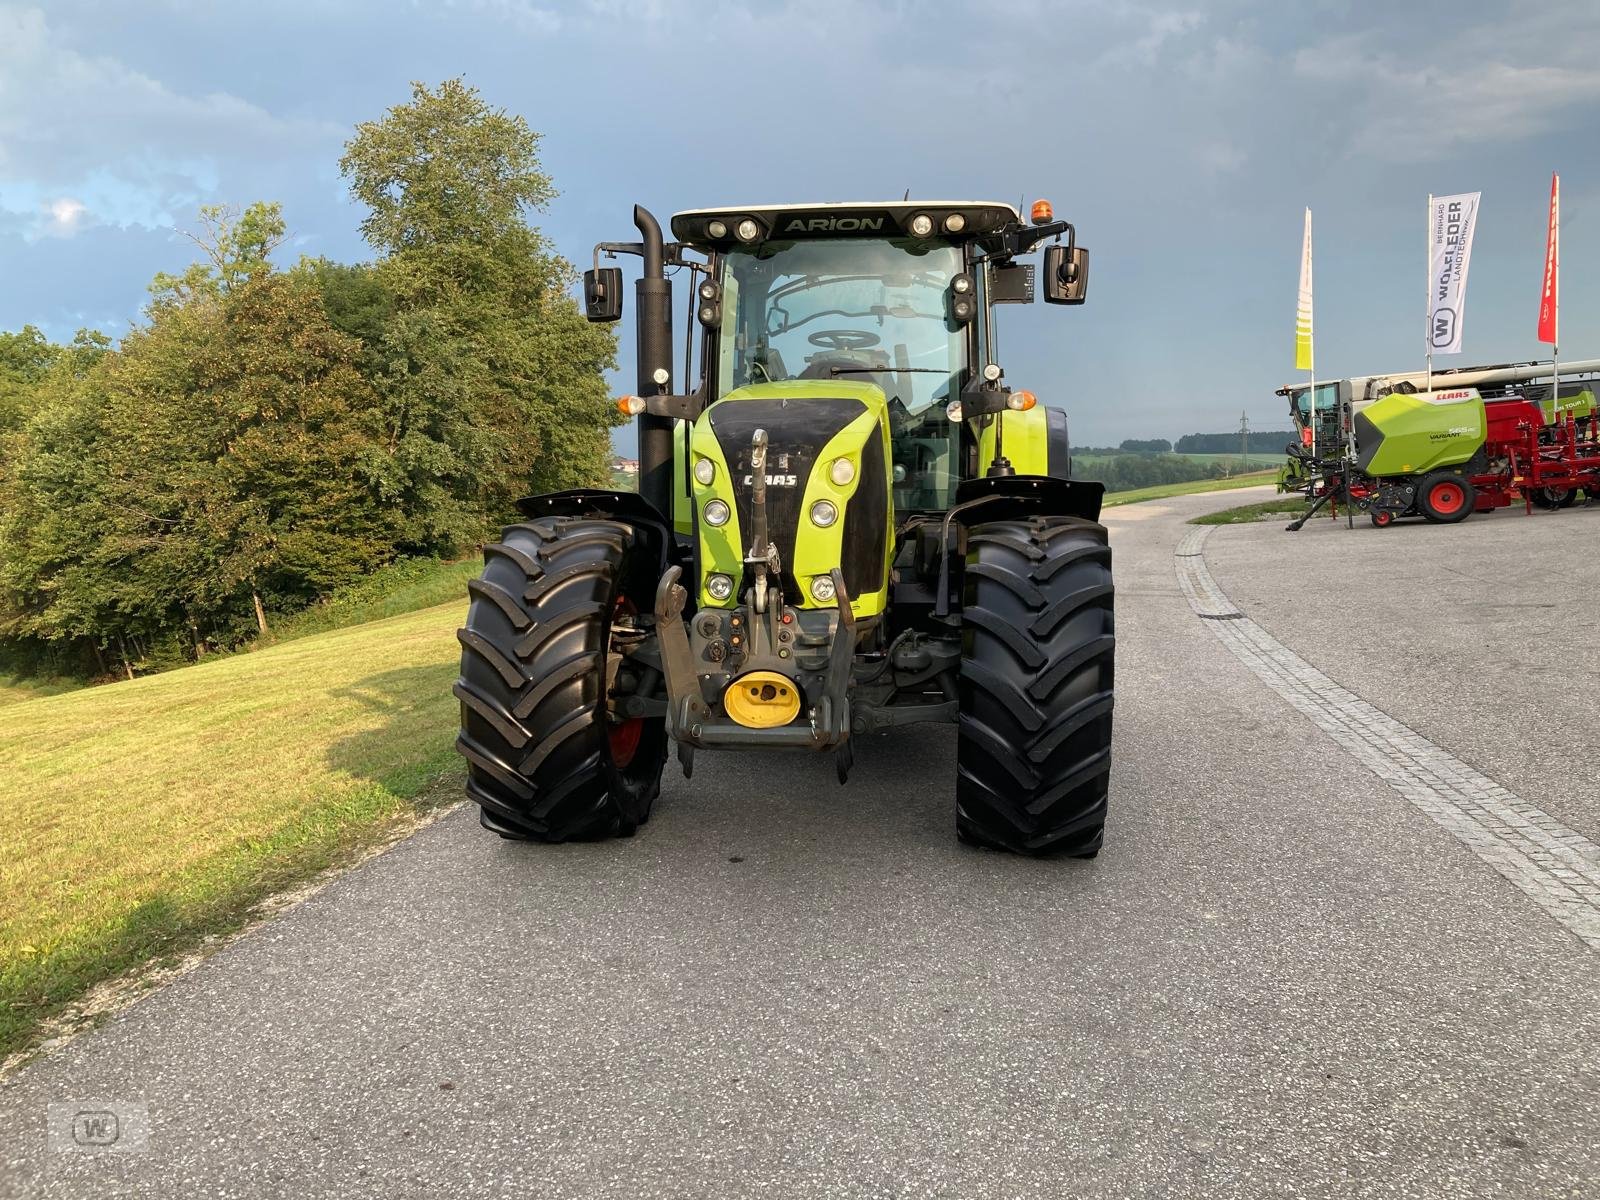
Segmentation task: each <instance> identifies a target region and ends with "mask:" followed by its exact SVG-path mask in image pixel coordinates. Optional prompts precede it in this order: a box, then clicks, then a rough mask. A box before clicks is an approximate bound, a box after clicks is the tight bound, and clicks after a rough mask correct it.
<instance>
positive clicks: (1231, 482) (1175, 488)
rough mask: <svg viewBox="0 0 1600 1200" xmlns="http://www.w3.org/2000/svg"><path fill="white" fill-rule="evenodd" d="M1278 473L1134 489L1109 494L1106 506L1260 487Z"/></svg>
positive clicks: (1199, 480)
mask: <svg viewBox="0 0 1600 1200" xmlns="http://www.w3.org/2000/svg"><path fill="white" fill-rule="evenodd" d="M1277 478H1278V473H1277V471H1275V470H1274V471H1254V472H1251V473H1250V474H1249V475H1235V476H1234V477H1233V478H1232V479H1196V480H1194V481H1193V482H1192V483H1163V484H1160V485H1159V486H1157V487H1147V488H1134V489H1133V490H1132V491H1128V492H1107V493H1106V498H1105V502H1104V503H1105V506H1106V507H1107V508H1110V507H1112V506H1114V505H1118V504H1137V503H1139V501H1141V500H1164V499H1166V498H1167V497H1168V496H1193V495H1197V494H1198V493H1200V492H1226V491H1232V490H1233V489H1235V488H1247V487H1260V486H1261V485H1262V484H1270V483H1273V482H1275V481H1276V480H1277Z"/></svg>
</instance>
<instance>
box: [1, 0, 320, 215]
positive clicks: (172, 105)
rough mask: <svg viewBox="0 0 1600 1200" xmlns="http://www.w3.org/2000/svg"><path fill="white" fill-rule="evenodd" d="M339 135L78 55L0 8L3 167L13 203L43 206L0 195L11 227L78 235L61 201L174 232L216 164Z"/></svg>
mask: <svg viewBox="0 0 1600 1200" xmlns="http://www.w3.org/2000/svg"><path fill="white" fill-rule="evenodd" d="M340 132H341V131H340V130H339V129H338V128H337V127H335V126H333V125H330V124H328V123H326V122H321V121H312V120H302V119H298V118H285V117H280V116H278V115H275V114H273V113H271V112H268V111H267V110H265V109H263V108H261V107H259V106H258V105H255V104H252V103H250V102H249V101H246V100H243V99H241V98H240V97H238V96H234V95H230V94H228V93H226V92H209V93H206V94H195V93H186V92H183V91H179V90H175V89H173V88H171V87H168V86H167V85H166V84H164V83H162V82H161V81H160V80H157V79H154V78H152V77H150V76H149V75H146V74H143V73H141V72H139V71H137V70H134V69H133V68H131V67H129V66H128V65H126V64H125V63H123V62H121V61H119V60H117V59H115V58H111V57H107V56H100V55H88V54H84V53H81V52H79V51H78V50H76V49H74V48H73V47H72V45H71V44H70V43H69V41H68V39H67V38H65V37H64V36H62V34H61V33H60V32H59V31H57V30H56V29H54V28H53V27H52V26H51V25H50V23H49V21H48V20H47V19H46V17H45V15H44V13H43V12H41V11H40V10H38V9H35V8H19V7H17V6H14V5H3V4H0V171H3V173H4V179H5V183H6V184H7V185H8V191H9V192H10V194H11V196H12V197H13V199H14V198H15V197H16V195H17V194H19V193H24V194H26V193H35V192H42V193H43V195H44V196H45V197H46V198H47V199H45V200H43V201H42V202H41V201H37V200H36V201H35V202H34V203H31V204H27V205H25V206H21V207H22V208H24V209H25V211H26V213H27V214H28V215H27V216H26V217H24V216H22V213H21V212H20V211H19V205H17V204H16V203H7V202H5V198H4V197H0V215H5V214H9V216H10V217H11V220H9V221H6V222H5V225H6V226H10V227H11V228H13V229H15V228H17V227H18V226H19V225H20V227H21V231H22V232H24V233H28V234H39V233H46V232H55V233H62V232H68V231H70V229H71V228H75V227H77V226H78V223H79V222H80V221H81V220H82V218H83V216H84V212H83V211H81V210H72V211H70V212H69V213H68V215H66V216H65V217H63V215H62V214H61V213H60V212H58V211H57V209H56V207H55V204H56V202H57V198H59V197H62V196H67V197H71V198H72V200H73V202H74V203H77V204H79V205H81V206H83V208H84V209H87V210H89V211H92V212H93V214H94V216H95V218H96V220H98V221H103V222H106V223H109V224H112V225H120V226H145V227H149V228H158V227H162V226H170V225H172V224H174V223H175V222H177V221H179V220H181V219H182V218H183V217H184V216H185V215H186V214H187V211H188V210H189V209H190V208H192V207H193V205H194V203H195V202H196V200H197V199H203V198H206V197H208V196H210V195H212V194H213V193H212V189H213V188H214V187H215V186H216V182H217V177H218V170H217V166H216V164H217V163H218V162H219V161H221V160H224V159H228V158H232V157H236V156H238V155H239V154H240V153H241V152H243V153H248V154H249V155H250V156H251V157H252V159H254V160H255V161H256V162H264V163H271V162H274V161H282V162H284V163H286V164H287V163H301V162H304V161H305V159H306V158H307V157H310V156H311V155H313V154H316V153H317V152H318V151H319V150H321V151H322V153H323V154H325V153H327V151H326V150H322V147H324V146H330V147H331V146H336V145H337V144H338V139H339V137H340ZM308 151H309V152H310V154H308ZM0 227H4V226H0Z"/></svg>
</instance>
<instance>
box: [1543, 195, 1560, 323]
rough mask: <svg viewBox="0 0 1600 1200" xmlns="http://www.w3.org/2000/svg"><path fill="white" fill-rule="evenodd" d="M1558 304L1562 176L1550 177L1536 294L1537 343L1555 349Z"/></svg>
mask: <svg viewBox="0 0 1600 1200" xmlns="http://www.w3.org/2000/svg"><path fill="white" fill-rule="evenodd" d="M1560 303H1561V176H1559V175H1552V176H1550V232H1549V234H1548V236H1547V237H1546V239H1545V244H1544V291H1542V292H1541V293H1540V294H1539V340H1540V341H1541V342H1548V343H1549V344H1550V345H1552V346H1554V345H1555V344H1556V342H1557V340H1558V339H1557V330H1558V329H1559V327H1560V323H1559V321H1558V319H1557V309H1558V308H1559V306H1560Z"/></svg>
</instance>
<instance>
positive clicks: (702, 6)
mask: <svg viewBox="0 0 1600 1200" xmlns="http://www.w3.org/2000/svg"><path fill="white" fill-rule="evenodd" d="M1424 8H1426V9H1427V10H1429V11H1424ZM454 75H461V76H464V77H465V78H466V79H467V80H468V81H469V82H470V83H472V84H474V85H476V86H477V87H478V88H479V89H480V90H481V91H482V92H483V94H484V95H485V96H486V97H487V98H488V99H489V100H490V101H491V102H492V103H494V104H497V105H502V106H504V107H506V108H508V109H510V110H512V111H514V112H518V113H521V114H523V115H524V116H526V117H527V119H528V121H529V122H530V123H531V124H532V125H533V127H534V128H535V129H537V130H539V131H540V132H541V133H542V134H543V135H544V142H543V153H544V159H545V164H546V166H547V167H548V169H549V170H550V172H551V173H552V175H553V176H554V178H555V180H556V183H557V186H558V187H559V188H560V189H561V193H562V194H561V196H560V198H559V199H558V200H557V201H556V202H555V203H554V204H553V205H552V206H551V207H550V209H549V211H548V212H546V213H545V214H543V215H542V216H541V217H539V222H540V224H541V225H542V226H543V227H544V228H545V230H546V231H547V232H548V233H549V234H550V235H551V236H552V237H553V238H554V240H555V241H556V243H557V245H558V246H559V247H560V248H561V249H562V250H563V252H564V253H566V254H567V256H568V257H569V258H571V259H573V260H574V261H575V262H579V263H583V262H585V261H586V260H587V257H588V252H589V248H590V246H591V245H592V244H593V243H594V242H595V241H597V240H603V239H612V238H628V237H630V236H631V227H630V225H629V221H628V214H629V206H630V205H631V204H632V203H633V202H634V201H636V200H637V201H639V202H642V203H644V204H646V205H647V206H648V207H650V208H652V209H654V210H655V211H656V212H657V213H658V214H660V215H662V216H665V215H666V214H667V213H670V212H672V211H673V210H675V209H678V208H685V207H696V206H702V205H713V204H732V203H741V202H750V201H770V200H801V199H824V200H843V199H866V198H882V197H898V196H899V195H901V194H902V193H903V192H904V191H905V190H906V189H907V188H910V189H911V194H912V195H913V196H921V197H928V198H933V197H946V196H949V197H963V198H966V197H973V198H994V199H1001V200H1009V201H1015V200H1016V199H1018V198H1019V197H1026V198H1028V199H1030V200H1031V199H1033V198H1034V197H1036V196H1047V197H1049V198H1050V199H1051V200H1052V201H1053V202H1054V204H1055V208H1056V212H1057V214H1058V215H1063V216H1067V217H1069V218H1070V219H1072V220H1074V221H1076V222H1077V224H1078V228H1079V236H1080V240H1081V241H1082V242H1083V244H1085V245H1087V246H1088V247H1090V249H1091V252H1092V254H1093V272H1092V276H1091V280H1092V284H1091V288H1090V298H1089V303H1088V305H1087V306H1085V307H1084V308H1081V309H1059V308H1053V307H1052V308H1047V307H1046V306H1044V305H1037V306H1035V307H1034V308H1032V309H1020V308H1010V309H1007V310H1005V312H1004V318H1005V319H1006V324H1005V325H1003V326H1002V349H1003V351H1004V353H1003V355H1002V358H1003V360H1004V362H1005V365H1006V368H1007V375H1008V378H1009V379H1010V380H1011V382H1012V383H1013V384H1014V385H1015V386H1027V387H1030V388H1032V389H1033V390H1034V391H1036V392H1037V393H1039V395H1040V396H1041V397H1042V398H1043V399H1045V400H1046V402H1048V403H1051V404H1056V405H1059V406H1061V407H1064V408H1066V409H1067V410H1068V411H1069V412H1070V413H1071V415H1072V419H1073V425H1074V435H1075V440H1077V441H1078V442H1080V443H1087V442H1095V443H1098V442H1104V441H1114V440H1119V439H1121V438H1123V437H1128V436H1177V435H1178V434H1181V433H1185V432H1191V431H1197V430H1213V429H1223V428H1229V427H1232V426H1234V425H1236V424H1237V421H1238V415H1239V413H1240V411H1241V410H1247V411H1248V412H1249V413H1250V416H1251V419H1252V422H1253V423H1255V424H1257V425H1258V426H1261V425H1271V426H1273V427H1281V426H1282V425H1283V424H1284V419H1283V417H1282V416H1280V412H1281V410H1280V403H1281V402H1280V401H1279V400H1278V398H1277V397H1275V396H1273V395H1272V389H1273V388H1274V387H1275V386H1277V385H1279V384H1281V383H1283V382H1286V381H1288V380H1289V379H1291V378H1292V377H1293V375H1294V373H1293V371H1292V370H1291V368H1292V365H1293V327H1294V298H1295V286H1296V276H1297V271H1298V252H1299V238H1300V228H1301V220H1302V217H1301V213H1302V209H1303V208H1304V207H1305V206H1306V205H1310V206H1311V208H1312V209H1313V212H1314V214H1315V223H1316V270H1317V293H1316V302H1317V350H1318V368H1319V373H1320V374H1325V375H1346V374H1358V373H1359V374H1365V373H1370V372H1375V371H1390V370H1402V369H1412V368H1416V367H1419V366H1420V363H1421V357H1422V332H1423V323H1424V322H1423V304H1424V294H1423V288H1424V262H1423V251H1424V242H1423V239H1424V209H1425V203H1426V198H1427V194H1428V193H1429V191H1433V192H1436V193H1447V192H1455V191H1475V190H1481V191H1482V192H1483V207H1482V212H1481V217H1480V225H1479V230H1478V242H1477V248H1476V251H1475V255H1474V259H1473V264H1472V272H1471V291H1470V299H1469V304H1468V307H1467V314H1466V351H1465V354H1464V355H1462V356H1461V357H1460V358H1459V359H1456V360H1454V362H1453V363H1451V360H1440V361H1441V364H1446V363H1450V364H1451V365H1468V364H1471V363H1478V362H1493V361H1505V360H1512V359H1530V358H1535V357H1540V356H1541V354H1542V352H1541V349H1540V347H1539V346H1538V344H1537V343H1536V342H1535V340H1534V327H1535V318H1536V315H1537V314H1536V306H1537V294H1538V287H1539V280H1540V269H1541V266H1542V256H1543V241H1544V205H1545V202H1546V193H1547V189H1548V186H1549V175H1550V172H1551V171H1552V170H1556V169H1559V170H1560V171H1561V173H1562V191H1563V212H1564V220H1565V224H1564V240H1563V245H1562V260H1563V266H1564V267H1565V270H1564V272H1563V282H1564V287H1563V306H1562V328H1563V331H1564V335H1565V338H1564V340H1565V342H1566V345H1565V346H1564V348H1563V355H1564V356H1570V357H1577V356H1584V357H1588V356H1594V357H1600V328H1596V325H1597V319H1600V273H1597V272H1596V271H1594V270H1592V269H1591V265H1592V264H1595V263H1596V262H1597V261H1600V213H1597V210H1596V208H1597V205H1596V202H1597V199H1600V5H1597V4H1595V3H1594V2H1593V0H1544V2H1542V3H1520V2H1514V3H1498V4H1492V3H1479V2H1475V0H1458V2H1456V3H1450V4H1437V5H1428V6H1421V5H1410V4H1396V3H1393V2H1392V0H1389V2H1386V3H1365V2H1360V0H1356V2H1350V3H1331V2H1330V3H1316V2H1314V0H1313V2H1311V3H1306V4H1282V3H1247V2H1242V0H1241V2H1238V3H1209V4H1192V5H1183V4H1171V5H1169V4H1163V3H1148V4H1146V3H1135V2H1126V0H1109V2H1098V3H1086V2H1080V0H988V2H987V3H981V4H979V3H974V4H957V3H937V2H935V3H920V4H918V3H909V2H904V3H880V2H875V0H855V2H845V0H810V2H808V3H761V2H758V0H748V2H744V3H729V2H723V0H693V2H691V0H628V2H626V3H625V2H623V0H571V2H561V0H548V2H547V3H535V2H533V0H429V2H426V3H413V4H409V5H407V4H401V3H395V2H387V3H380V2H377V0H371V2H367V0H314V2H313V0H276V2H275V3H272V4H265V3H261V4H255V3H243V2H232V3H225V2H221V0H217V2H213V3H206V2H204V0H144V2H137V0H119V2H111V0H101V2H95V0H51V2H50V3H44V4H37V5H20V6H19V5H14V4H8V3H4V2H3V0H0V328H16V327H18V326H20V325H22V324H23V323H25V322H29V321H31V322H33V323H35V324H38V325H40V326H42V327H43V328H45V330H46V331H47V332H49V333H50V334H52V335H54V336H57V337H65V336H69V335H70V334H71V332H72V331H73V330H74V329H75V328H77V327H79V326H83V325H90V326H96V327H99V328H101V329H105V330H107V331H108V332H113V333H120V332H121V331H123V330H125V329H126V328H127V325H128V323H129V322H130V321H133V320H137V319H138V314H139V310H140V307H141V305H142V303H143V300H144V296H145V285H146V283H147V282H148V281H149V279H150V277H151V276H152V275H153V274H154V273H155V272H156V271H158V270H175V269H178V268H180V267H181V266H182V265H183V264H185V263H186V262H187V261H188V260H189V255H188V252H187V243H186V242H185V241H184V240H183V239H182V238H181V237H180V236H178V235H177V234H175V233H174V227H182V226H185V225H188V224H192V214H193V211H194V209H195V207H196V206H198V205H200V204H203V203H212V202H233V203H236V204H241V205H242V204H246V203H249V202H250V201H252V200H256V199H274V200H280V201H282V202H283V204H284V208H285V213H286V216H287V218H288V221H289V224H290V227H291V230H292V231H293V233H294V234H295V235H296V237H295V241H294V243H293V244H292V245H291V246H290V247H289V248H288V249H287V253H288V254H289V255H290V256H291V257H292V256H294V255H297V254H298V253H302V252H304V253H312V254H326V255H329V256H332V257H334V258H341V259H355V258H359V257H361V256H362V255H363V247H362V244H361V242H360V239H359V237H358V236H357V233H356V223H357V220H358V219H359V213H358V212H357V211H356V210H355V208H354V207H353V206H352V205H351V203H350V202H349V200H348V198H347V197H346V195H345V192H344V189H343V187H342V185H341V182H340V180H339V177H338V170H337V165H336V164H337V159H338V156H339V152H340V148H341V146H342V144H343V142H344V140H345V139H346V138H347V137H348V136H349V133H350V130H351V128H352V127H353V126H354V124H355V123H356V122H357V121H361V120H366V119H370V118H374V117H377V116H380V115H381V114H382V112H383V111H384V110H385V109H386V108H388V107H389V106H390V105H393V104H396V103H399V102H401V101H403V100H404V99H405V98H406V96H407V92H408V84H409V81H411V80H413V79H420V80H425V81H428V82H437V81H439V80H441V79H444V78H447V77H450V76H454Z"/></svg>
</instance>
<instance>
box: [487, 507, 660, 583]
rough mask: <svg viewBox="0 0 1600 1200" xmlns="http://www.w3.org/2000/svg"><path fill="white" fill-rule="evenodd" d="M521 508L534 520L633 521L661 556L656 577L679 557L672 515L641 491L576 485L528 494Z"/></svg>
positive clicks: (629, 523)
mask: <svg viewBox="0 0 1600 1200" xmlns="http://www.w3.org/2000/svg"><path fill="white" fill-rule="evenodd" d="M516 507H517V511H518V512H520V513H521V514H522V515H523V516H525V517H527V518H529V519H530V520H532V519H535V518H538V517H602V518H605V519H606V520H611V521H620V522H622V523H623V524H624V525H630V526H632V527H633V528H634V529H636V530H638V531H639V533H640V534H641V535H642V536H643V537H644V538H645V540H646V541H647V542H648V543H649V545H650V548H651V551H652V552H653V553H654V554H655V556H656V559H657V567H658V569H657V572H656V578H658V579H659V578H660V577H661V576H662V575H664V574H666V571H667V568H668V567H669V566H672V565H673V564H674V563H676V562H677V561H678V559H679V551H678V546H677V541H676V539H675V538H674V536H673V532H672V521H671V518H669V517H665V516H663V515H662V513H661V510H660V509H658V508H657V507H656V506H655V505H653V504H651V503H650V501H648V500H646V499H645V498H644V497H643V496H641V495H640V494H639V493H638V492H619V491H612V490H610V489H607V488H572V489H570V490H568V491H565V492H548V493H546V494H545V495H542V496H524V497H523V498H522V499H521V500H518V501H517V505H516Z"/></svg>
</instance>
